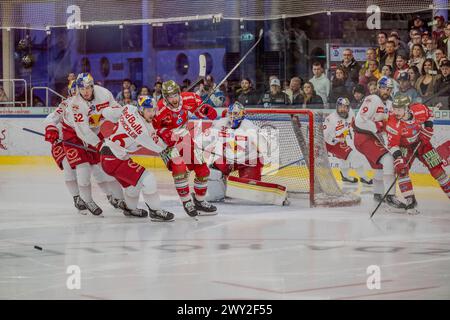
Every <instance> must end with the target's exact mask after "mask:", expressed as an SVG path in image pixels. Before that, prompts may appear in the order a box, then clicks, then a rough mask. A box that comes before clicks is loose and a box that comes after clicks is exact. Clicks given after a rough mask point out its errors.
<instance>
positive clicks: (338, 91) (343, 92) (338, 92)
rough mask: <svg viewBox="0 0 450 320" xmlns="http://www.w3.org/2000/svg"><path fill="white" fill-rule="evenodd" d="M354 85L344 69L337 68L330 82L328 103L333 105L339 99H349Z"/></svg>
mask: <svg viewBox="0 0 450 320" xmlns="http://www.w3.org/2000/svg"><path fill="white" fill-rule="evenodd" d="M370 62H371V63H376V61H370ZM353 86H354V83H353V82H352V81H351V80H350V79H348V76H347V72H346V71H345V69H344V68H341V67H337V68H336V72H335V76H334V77H333V79H332V80H331V92H330V96H329V97H328V102H329V103H330V104H331V105H334V104H335V103H336V101H337V99H338V98H339V97H343V98H348V99H349V100H350V98H351V89H352V88H353Z"/></svg>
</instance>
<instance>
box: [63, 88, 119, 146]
mask: <svg viewBox="0 0 450 320" xmlns="http://www.w3.org/2000/svg"><path fill="white" fill-rule="evenodd" d="M122 109H123V107H122V106H121V105H119V104H118V103H117V102H116V100H114V97H113V95H112V93H111V92H110V91H109V90H108V89H106V88H103V87H100V86H97V85H94V98H93V99H92V100H91V101H86V100H85V99H83V97H81V95H80V94H77V95H76V96H74V97H72V99H70V100H69V101H68V102H67V108H66V109H65V111H64V113H63V120H64V122H63V126H64V127H65V128H66V129H69V128H71V129H73V130H74V131H75V132H76V134H77V136H78V138H80V139H81V140H83V141H84V142H85V143H87V144H90V145H92V146H95V145H97V144H98V143H99V142H100V139H99V138H98V136H97V135H98V133H99V131H100V127H101V125H102V124H103V122H104V121H105V120H109V121H112V122H117V119H118V118H119V117H120V115H121V114H122Z"/></svg>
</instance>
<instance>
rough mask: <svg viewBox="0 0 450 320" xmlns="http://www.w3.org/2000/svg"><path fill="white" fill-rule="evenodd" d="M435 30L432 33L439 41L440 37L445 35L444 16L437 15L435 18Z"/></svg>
mask: <svg viewBox="0 0 450 320" xmlns="http://www.w3.org/2000/svg"><path fill="white" fill-rule="evenodd" d="M433 21H434V28H433V29H434V30H433V33H432V37H433V39H434V40H435V41H438V40H439V39H441V38H443V37H445V32H444V28H445V19H444V17H443V16H435V17H434V19H433Z"/></svg>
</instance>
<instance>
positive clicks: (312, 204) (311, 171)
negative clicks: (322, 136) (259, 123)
mask: <svg viewBox="0 0 450 320" xmlns="http://www.w3.org/2000/svg"><path fill="white" fill-rule="evenodd" d="M245 112H246V113H247V114H248V115H251V114H268V113H271V114H290V115H295V114H297V115H303V116H305V115H306V116H307V117H308V125H309V127H308V133H309V140H308V142H309V146H308V149H309V206H310V207H311V208H312V207H315V206H316V202H315V190H314V189H315V188H314V185H315V181H314V167H315V161H314V112H312V111H311V110H310V109H274V108H267V109H263V108H257V109H253V108H246V109H245Z"/></svg>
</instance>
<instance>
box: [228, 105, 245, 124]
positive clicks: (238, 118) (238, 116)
mask: <svg viewBox="0 0 450 320" xmlns="http://www.w3.org/2000/svg"><path fill="white" fill-rule="evenodd" d="M227 117H228V119H229V120H230V123H231V128H232V129H236V128H238V127H239V126H240V124H241V122H242V120H244V118H245V107H244V106H243V105H242V104H241V103H240V102H237V101H236V102H234V103H232V104H230V106H229V107H228V112H227Z"/></svg>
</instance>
